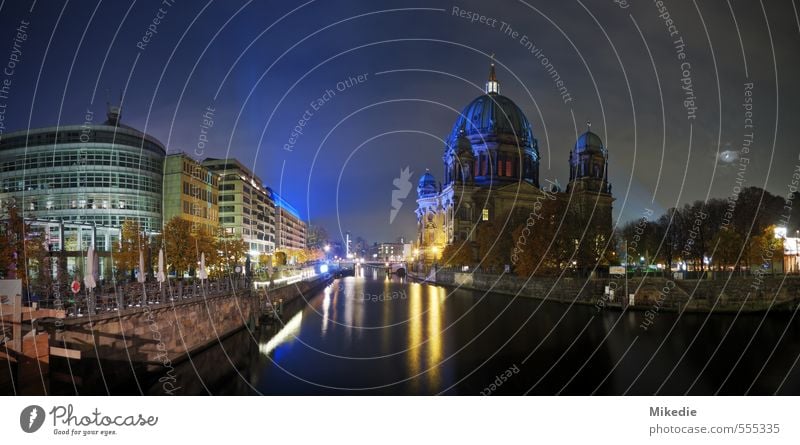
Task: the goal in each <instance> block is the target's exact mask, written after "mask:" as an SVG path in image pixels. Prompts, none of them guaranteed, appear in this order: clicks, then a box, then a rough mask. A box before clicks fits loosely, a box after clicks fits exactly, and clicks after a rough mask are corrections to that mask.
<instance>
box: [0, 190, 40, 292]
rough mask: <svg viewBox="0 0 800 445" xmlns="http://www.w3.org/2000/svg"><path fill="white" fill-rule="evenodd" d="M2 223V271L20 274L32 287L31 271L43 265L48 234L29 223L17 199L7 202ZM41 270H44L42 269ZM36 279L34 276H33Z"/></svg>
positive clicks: (19, 276)
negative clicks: (45, 235) (17, 204)
mask: <svg viewBox="0 0 800 445" xmlns="http://www.w3.org/2000/svg"><path fill="white" fill-rule="evenodd" d="M3 213H4V215H3V218H2V224H0V237H2V240H3V242H2V243H0V274H2V276H3V277H5V278H9V277H16V278H17V279H21V280H22V284H23V286H25V287H27V286H29V285H30V284H31V283H30V280H29V277H30V275H31V274H30V273H29V272H34V274H33V275H36V271H37V270H38V269H40V268H41V265H42V264H43V263H44V257H45V255H46V253H47V252H46V249H45V247H44V234H43V233H40V232H38V231H36V230H34V229H33V227H32V226H31V224H30V223H26V222H25V220H24V219H23V217H22V213H21V212H20V211H19V209H18V208H17V206H16V205H15V204H14V202H13V201H12V202H8V203H6V205H5V207H4V208H3ZM39 272H41V271H39ZM31 278H32V277H31Z"/></svg>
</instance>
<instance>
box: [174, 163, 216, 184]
mask: <svg viewBox="0 0 800 445" xmlns="http://www.w3.org/2000/svg"><path fill="white" fill-rule="evenodd" d="M183 172H184V173H185V174H187V175H189V176H191V177H193V178H195V179H197V180H199V181H203V182H204V183H206V184H208V185H211V186H214V187H217V184H218V183H217V175H215V174H214V173H212V172H211V171H209V170H208V169H207V168H205V167H203V166H202V165H200V164H197V163H195V162H189V161H183Z"/></svg>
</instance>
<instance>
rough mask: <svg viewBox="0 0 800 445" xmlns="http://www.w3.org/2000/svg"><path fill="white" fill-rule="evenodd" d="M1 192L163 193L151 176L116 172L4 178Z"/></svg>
mask: <svg viewBox="0 0 800 445" xmlns="http://www.w3.org/2000/svg"><path fill="white" fill-rule="evenodd" d="M0 187H2V188H0V191H2V192H6V193H13V192H22V191H33V190H51V189H66V188H87V187H103V188H119V189H130V190H138V191H142V192H153V193H159V194H160V193H161V181H156V180H154V179H153V178H151V177H149V176H143V175H136V174H128V173H116V172H110V171H106V172H64V173H41V174H37V175H25V176H13V177H10V178H4V179H3V182H2V185H0Z"/></svg>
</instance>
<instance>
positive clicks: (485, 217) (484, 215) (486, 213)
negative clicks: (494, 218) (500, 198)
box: [481, 209, 489, 221]
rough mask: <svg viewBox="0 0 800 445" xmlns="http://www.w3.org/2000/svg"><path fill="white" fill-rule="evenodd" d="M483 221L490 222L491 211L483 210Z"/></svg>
mask: <svg viewBox="0 0 800 445" xmlns="http://www.w3.org/2000/svg"><path fill="white" fill-rule="evenodd" d="M481 219H482V220H484V221H489V209H483V212H481Z"/></svg>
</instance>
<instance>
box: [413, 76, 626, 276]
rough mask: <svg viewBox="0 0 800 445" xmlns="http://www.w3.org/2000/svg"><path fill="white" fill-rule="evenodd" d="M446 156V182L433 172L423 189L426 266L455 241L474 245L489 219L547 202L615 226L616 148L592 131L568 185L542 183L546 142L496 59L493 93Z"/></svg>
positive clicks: (469, 109)
mask: <svg viewBox="0 0 800 445" xmlns="http://www.w3.org/2000/svg"><path fill="white" fill-rule="evenodd" d="M565 155H566V153H565ZM442 159H443V161H444V172H443V175H442V181H441V182H439V181H437V180H436V178H435V177H434V175H433V174H432V173H431V172H430V171H426V172H425V173H424V174H423V175H422V177H421V178H420V180H419V184H418V187H417V210H416V216H417V229H418V230H417V247H418V249H419V260H420V261H424V262H425V263H426V264H429V265H430V264H433V263H436V262H437V261H440V260H441V253H442V252H443V251H444V249H445V247H447V246H448V245H451V244H454V243H458V244H460V245H463V246H473V247H474V244H475V242H476V240H477V239H476V237H477V233H478V231H477V230H476V228H477V227H478V225H479V224H480V223H481V222H493V221H496V220H497V219H499V218H501V217H502V216H503V215H508V214H509V212H533V211H534V209H535V208H536V206H540V205H541V202H542V200H548V199H550V200H552V199H557V200H562V201H563V202H564V203H565V205H566V206H567V208H568V209H569V210H570V218H576V219H578V220H580V222H579V224H586V225H592V226H594V228H595V229H599V230H596V231H595V232H599V233H608V234H610V232H611V206H612V202H613V198H612V196H611V185H610V184H609V182H608V151H607V150H606V147H605V146H604V145H603V142H602V140H601V139H600V137H599V136H597V135H596V134H594V133H592V132H591V131H588V130H587V131H586V132H585V133H584V134H582V135H581V136H580V137H579V138H578V141H577V142H576V143H575V146H574V147H573V148H572V149H571V150H570V152H569V166H570V169H569V171H570V175H569V182H568V184H567V187H566V190H560V189H559V187H558V186H557V185H556V184H553V183H550V182H549V181H545V182H546V184H540V179H539V162H540V156H539V146H538V142H537V140H536V138H535V137H534V135H533V130H532V127H531V124H530V122H529V121H528V119H527V117H525V114H524V113H523V112H522V110H521V109H520V108H519V107H518V106H517V105H516V104H515V103H514V102H513V101H512V100H511V99H509V98H508V97H506V96H503V95H501V94H500V84H499V82H498V81H497V78H496V74H495V67H494V64H492V65H491V68H490V72H489V79H488V81H487V82H486V88H485V94H483V95H481V96H479V97H477V98H475V99H474V100H473V101H472V102H470V103H469V105H467V106H466V107H465V108H464V110H463V111H462V112H461V115H460V116H459V117H458V119H457V120H456V122H455V124H454V125H453V128H452V130H451V132H450V135H449V136H448V138H447V142H446V145H445V147H444V155H443V156H442ZM501 223H502V221H501ZM508 230H513V228H508ZM510 254H511V252H509V255H510ZM475 256H477V253H476V254H475ZM475 259H476V261H477V258H475Z"/></svg>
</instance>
